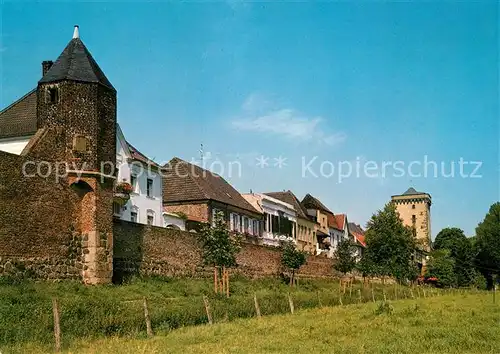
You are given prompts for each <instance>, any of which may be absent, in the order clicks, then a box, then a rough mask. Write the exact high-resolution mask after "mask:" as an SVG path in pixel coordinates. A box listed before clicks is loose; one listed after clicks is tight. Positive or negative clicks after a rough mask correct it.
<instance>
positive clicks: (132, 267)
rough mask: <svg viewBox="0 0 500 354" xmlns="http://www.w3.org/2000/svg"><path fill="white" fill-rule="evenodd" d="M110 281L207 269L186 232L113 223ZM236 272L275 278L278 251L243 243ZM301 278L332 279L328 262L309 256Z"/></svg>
mask: <svg viewBox="0 0 500 354" xmlns="http://www.w3.org/2000/svg"><path fill="white" fill-rule="evenodd" d="M113 235H114V249H113V268H114V281H115V282H120V281H121V280H123V279H124V278H126V277H128V276H130V275H134V274H136V275H144V276H149V275H162V276H207V275H211V269H207V268H205V267H203V265H202V259H201V250H200V248H199V247H198V246H197V242H196V238H195V235H194V234H192V233H189V232H185V231H180V230H174V229H164V228H158V227H152V226H147V225H141V224H134V223H130V222H127V221H123V220H115V221H114V230H113ZM237 262H238V267H237V269H236V272H237V273H240V274H242V275H245V276H247V277H266V276H277V275H279V274H280V273H281V272H282V271H283V269H282V267H281V263H280V252H279V251H278V250H277V249H275V248H271V247H265V246H261V245H256V244H251V243H244V245H243V247H242V250H241V252H240V253H239V254H238V257H237ZM299 274H300V275H301V276H306V277H331V276H334V271H333V270H332V261H331V260H330V259H327V258H323V257H317V256H309V257H308V260H307V264H306V265H304V266H303V267H302V268H301V269H300V273H299Z"/></svg>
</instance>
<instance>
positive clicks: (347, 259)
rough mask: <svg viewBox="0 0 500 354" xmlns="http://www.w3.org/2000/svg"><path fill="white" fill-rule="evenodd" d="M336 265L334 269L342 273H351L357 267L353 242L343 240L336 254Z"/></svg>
mask: <svg viewBox="0 0 500 354" xmlns="http://www.w3.org/2000/svg"><path fill="white" fill-rule="evenodd" d="M334 256H335V263H334V265H333V268H335V269H336V270H338V271H339V272H342V273H344V274H345V273H347V272H350V271H351V270H353V269H354V267H355V266H356V257H355V256H354V254H353V246H352V244H351V241H350V240H348V239H343V240H342V241H341V242H340V243H339V244H338V246H337V249H336V250H335V253H334Z"/></svg>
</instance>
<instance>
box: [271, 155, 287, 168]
mask: <svg viewBox="0 0 500 354" xmlns="http://www.w3.org/2000/svg"><path fill="white" fill-rule="evenodd" d="M286 160H287V158H286V157H282V156H281V155H280V156H279V157H278V158H276V157H275V158H274V161H275V163H274V166H276V167H278V168H282V167H283V166H286V163H285V161H286Z"/></svg>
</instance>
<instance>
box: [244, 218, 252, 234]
mask: <svg viewBox="0 0 500 354" xmlns="http://www.w3.org/2000/svg"><path fill="white" fill-rule="evenodd" d="M249 226H250V220H248V218H247V217H246V216H245V217H244V218H243V232H248V233H250V227H249Z"/></svg>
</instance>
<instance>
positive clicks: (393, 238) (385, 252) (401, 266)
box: [364, 203, 416, 280]
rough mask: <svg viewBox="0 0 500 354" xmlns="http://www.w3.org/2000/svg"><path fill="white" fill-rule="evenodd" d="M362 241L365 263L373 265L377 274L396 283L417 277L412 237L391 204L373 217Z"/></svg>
mask: <svg viewBox="0 0 500 354" xmlns="http://www.w3.org/2000/svg"><path fill="white" fill-rule="evenodd" d="M365 239H366V250H365V256H364V257H367V259H366V260H365V262H367V264H372V265H376V267H375V269H376V272H377V273H378V274H379V275H392V276H395V277H396V278H397V279H399V280H406V279H412V278H413V277H415V276H416V265H415V263H414V261H413V255H414V252H415V247H416V241H415V237H414V236H413V233H412V231H411V229H410V228H409V227H407V226H404V225H403V221H402V220H401V219H400V217H399V213H398V212H397V211H396V207H395V205H394V204H393V203H388V204H386V205H385V207H384V209H383V210H379V211H378V212H377V213H376V214H374V215H372V217H371V219H370V221H368V229H367V231H366V234H365Z"/></svg>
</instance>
